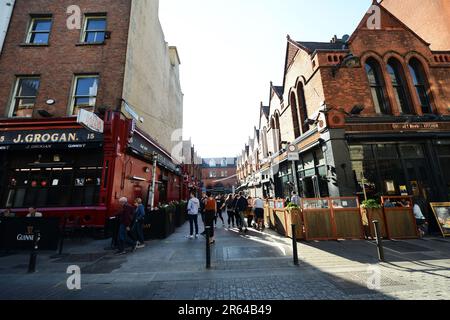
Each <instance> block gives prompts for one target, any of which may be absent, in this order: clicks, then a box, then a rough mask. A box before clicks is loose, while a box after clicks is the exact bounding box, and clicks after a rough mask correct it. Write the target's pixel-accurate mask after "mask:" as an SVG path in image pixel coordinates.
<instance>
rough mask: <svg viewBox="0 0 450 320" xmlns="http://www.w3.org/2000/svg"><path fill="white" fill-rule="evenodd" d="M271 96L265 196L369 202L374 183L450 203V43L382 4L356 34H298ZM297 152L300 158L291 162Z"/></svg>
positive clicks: (377, 191)
mask: <svg viewBox="0 0 450 320" xmlns="http://www.w3.org/2000/svg"><path fill="white" fill-rule="evenodd" d="M442 14H445V13H442ZM374 19H376V20H374ZM447 20H448V19H447ZM447 20H446V21H447ZM373 21H379V22H380V25H379V26H376V27H374V25H373ZM270 97H271V98H270V101H269V111H268V112H266V111H265V110H266V109H264V108H266V107H261V108H263V109H264V110H263V109H261V110H262V111H261V124H260V127H259V137H258V139H257V140H258V141H259V142H260V143H261V142H262V144H263V145H262V146H259V151H258V155H259V156H258V158H259V159H260V160H259V163H260V167H261V169H260V171H259V172H258V173H256V174H255V177H254V178H258V175H259V177H260V178H259V179H262V180H265V182H264V181H262V188H263V189H264V194H265V195H271V196H278V197H282V196H283V197H287V196H289V195H290V193H291V192H292V191H298V192H300V194H301V195H302V196H303V197H320V196H322V197H323V196H351V195H355V194H359V195H362V193H363V190H362V187H363V185H364V187H365V189H366V191H367V192H368V193H369V196H379V195H400V194H401V193H404V192H405V190H406V191H407V193H408V194H410V195H414V196H416V197H422V198H425V199H426V200H434V201H436V200H437V201H446V200H447V201H448V200H449V199H450V171H449V169H448V168H450V46H449V47H447V48H446V50H443V51H442V50H440V51H433V50H432V49H431V48H430V44H429V43H428V42H427V41H425V40H424V39H423V38H421V37H420V36H419V35H418V34H417V33H416V32H415V31H414V30H412V29H410V28H409V27H408V26H406V25H405V24H404V23H403V22H402V21H400V20H399V19H397V18H396V17H395V16H394V15H393V14H392V13H391V12H389V11H388V10H386V9H385V8H384V7H383V6H382V5H379V6H375V7H372V8H371V10H369V12H368V13H367V14H366V15H365V16H364V17H363V19H362V21H361V23H360V24H359V26H358V28H357V29H356V30H355V31H354V32H353V34H352V35H351V36H344V37H343V38H342V39H339V38H337V37H336V36H335V37H334V38H333V39H332V40H331V41H330V42H327V43H322V42H304V41H295V40H293V39H291V38H290V37H288V40H287V50H286V65H285V70H284V81H283V84H282V86H273V85H271V87H270ZM263 111H264V112H263ZM264 129H265V130H264ZM290 145H291V146H292V148H293V150H298V153H299V156H300V158H299V159H300V160H299V161H295V162H292V161H287V152H286V151H287V149H288V147H289V146H290ZM245 161H246V159H244V158H243V159H242V160H241V161H240V162H239V163H240V164H241V167H239V171H240V173H245V172H246V170H245ZM268 176H271V177H272V178H270V179H267V178H266V179H264V177H268ZM261 177H262V178H261ZM254 178H253V180H254ZM246 180H249V179H248V177H246ZM258 183H261V181H258V182H257V184H258Z"/></svg>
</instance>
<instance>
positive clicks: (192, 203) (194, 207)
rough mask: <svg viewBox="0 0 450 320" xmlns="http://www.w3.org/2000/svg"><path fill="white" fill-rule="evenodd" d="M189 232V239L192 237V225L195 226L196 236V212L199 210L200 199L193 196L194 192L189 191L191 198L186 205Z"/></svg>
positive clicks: (196, 234)
mask: <svg viewBox="0 0 450 320" xmlns="http://www.w3.org/2000/svg"><path fill="white" fill-rule="evenodd" d="M187 210H188V217H189V227H190V234H189V236H188V238H189V239H194V226H195V238H196V239H197V238H198V212H199V210H200V201H199V200H198V199H197V197H196V196H195V193H194V192H191V199H190V200H189V202H188V206H187Z"/></svg>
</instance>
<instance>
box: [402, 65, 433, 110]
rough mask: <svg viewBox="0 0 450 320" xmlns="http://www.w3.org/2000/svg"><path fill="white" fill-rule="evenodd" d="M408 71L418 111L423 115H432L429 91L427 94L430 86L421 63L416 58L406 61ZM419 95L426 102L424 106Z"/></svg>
mask: <svg viewBox="0 0 450 320" xmlns="http://www.w3.org/2000/svg"><path fill="white" fill-rule="evenodd" d="M408 70H409V75H410V77H411V80H412V84H413V86H414V89H415V95H416V97H417V99H418V101H419V104H420V110H421V111H422V113H423V114H434V107H433V103H432V97H431V91H430V92H429V90H430V84H429V81H428V77H427V75H426V73H425V69H424V67H423V65H422V62H421V61H419V60H418V59H417V58H411V59H410V60H409V61H408ZM421 93H422V94H423V98H424V99H425V100H426V104H425V105H424V104H423V102H424V101H422V97H421ZM425 109H428V110H427V112H425Z"/></svg>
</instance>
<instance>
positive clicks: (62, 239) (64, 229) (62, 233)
mask: <svg viewBox="0 0 450 320" xmlns="http://www.w3.org/2000/svg"><path fill="white" fill-rule="evenodd" d="M66 223H67V216H64V222H63V226H62V230H61V239H60V240H59V252H58V254H59V255H62V252H63V247H64V238H65V235H66Z"/></svg>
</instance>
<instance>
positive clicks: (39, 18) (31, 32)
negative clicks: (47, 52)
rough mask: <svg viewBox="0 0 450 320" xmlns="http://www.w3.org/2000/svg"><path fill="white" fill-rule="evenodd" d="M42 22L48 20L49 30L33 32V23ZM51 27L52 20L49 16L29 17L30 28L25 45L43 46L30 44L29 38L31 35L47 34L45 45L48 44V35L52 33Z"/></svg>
mask: <svg viewBox="0 0 450 320" xmlns="http://www.w3.org/2000/svg"><path fill="white" fill-rule="evenodd" d="M43 20H50V29H49V30H48V31H33V26H34V24H35V22H36V21H43ZM52 26H53V19H52V17H50V16H49V17H31V22H30V26H29V27H28V33H27V39H26V43H27V44H33V45H43V44H41V43H33V42H31V37H32V36H33V34H37V33H48V41H47V43H45V44H49V42H50V33H51V31H52Z"/></svg>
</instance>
